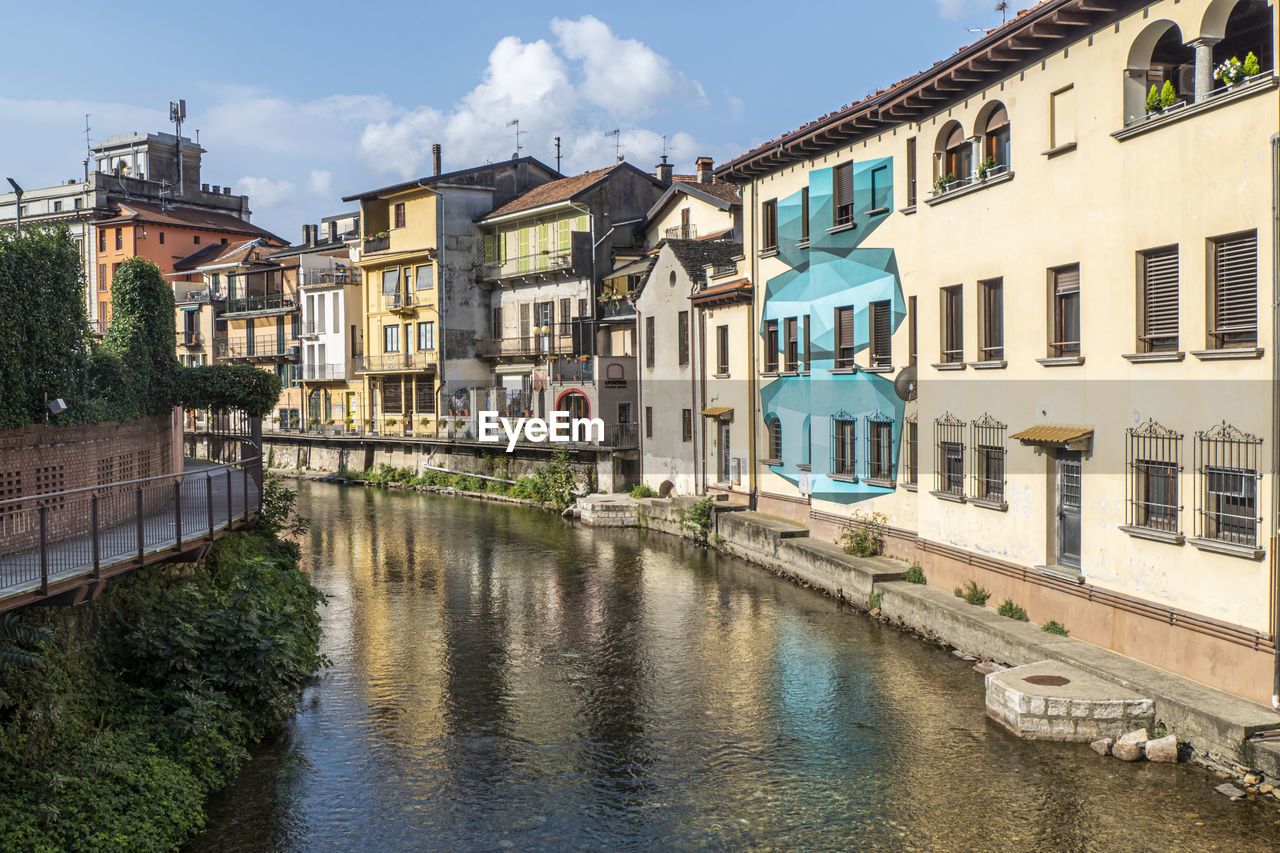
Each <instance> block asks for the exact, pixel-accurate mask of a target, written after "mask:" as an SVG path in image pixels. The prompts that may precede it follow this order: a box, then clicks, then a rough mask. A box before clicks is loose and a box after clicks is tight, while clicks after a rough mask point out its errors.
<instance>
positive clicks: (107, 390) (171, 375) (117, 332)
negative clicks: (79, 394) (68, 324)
mask: <svg viewBox="0 0 1280 853" xmlns="http://www.w3.org/2000/svg"><path fill="white" fill-rule="evenodd" d="M174 324H175V320H174V305H173V287H172V286H171V285H170V284H169V283H168V282H167V281H165V280H164V274H163V273H161V272H160V267H158V266H156V264H155V263H154V262H153V261H149V260H147V259H146V258H130V259H129V260H127V261H125V262H124V263H122V264H121V265H120V268H119V269H118V270H116V272H115V276H114V277H113V278H112V280H111V326H110V328H108V329H107V332H106V334H105V335H104V336H103V338H102V343H101V345H100V349H102V350H103V351H104V352H105V353H106V355H107V356H109V357H112V358H115V359H118V360H119V362H120V366H121V376H120V377H119V379H118V381H119V382H120V384H119V385H117V386H104V387H99V388H96V389H95V391H96V396H97V397H98V398H99V400H101V401H103V405H104V407H105V408H106V410H107V412H108V413H109V414H108V419H109V420H115V421H130V420H136V419H137V418H140V417H144V416H146V415H160V414H165V413H166V412H168V411H169V410H170V409H171V408H173V404H174V401H175V400H177V399H178V371H179V365H178V357H177V355H176V354H175V350H174V345H175V341H176V338H175V336H174V328H175V325H174ZM260 372H261V371H260Z"/></svg>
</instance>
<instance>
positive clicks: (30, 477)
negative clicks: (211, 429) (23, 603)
mask: <svg viewBox="0 0 1280 853" xmlns="http://www.w3.org/2000/svg"><path fill="white" fill-rule="evenodd" d="M181 428H182V426H181V421H180V420H179V418H178V417H177V415H176V414H171V415H155V416H152V417H148V418H142V419H141V420H137V421H130V422H128V423H105V424H89V425H78V426H54V425H47V424H37V425H33V426H29V427H23V428H22V429H15V430H4V431H0V501H8V500H11V499H13V498H22V497H34V496H36V495H41V494H47V493H50V492H63V491H70V490H73V489H84V488H90V487H95V486H102V485H105V484H107V483H117V482H121V481H123V480H137V479H144V478H147V477H156V476H160V475H163V474H173V473H178V472H181V470H182V432H181ZM152 491H154V492H155V494H156V495H157V497H155V498H151V497H150V496H148V498H147V501H148V502H155V501H157V500H159V497H158V495H159V491H158V490H148V492H152ZM100 503H101V505H100V507H99V526H100V527H108V526H110V525H112V524H114V523H116V522H118V521H119V520H121V519H123V518H128V517H131V516H132V515H133V514H134V511H135V510H136V500H135V501H134V502H133V503H132V504H131V503H130V502H128V501H127V500H124V499H104V500H102V501H101V502H100ZM47 506H48V507H49V511H48V512H49V517H48V532H49V537H50V539H51V541H57V540H59V539H64V538H69V537H72V536H79V535H82V534H83V532H84V531H85V530H86V529H87V524H88V510H87V506H88V498H87V496H83V497H77V496H70V497H65V498H61V499H56V500H53V501H50V502H48V503H47ZM38 541H39V522H38V511H37V509H36V502H34V501H25V502H23V503H21V504H6V505H0V553H7V554H11V553H15V552H18V551H23V550H26V549H28V548H32V547H34V546H35V545H36V543H37V542H38Z"/></svg>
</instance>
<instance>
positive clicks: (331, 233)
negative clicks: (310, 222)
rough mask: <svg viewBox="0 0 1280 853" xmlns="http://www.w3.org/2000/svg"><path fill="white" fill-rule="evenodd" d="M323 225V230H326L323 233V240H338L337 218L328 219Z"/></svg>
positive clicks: (329, 241)
mask: <svg viewBox="0 0 1280 853" xmlns="http://www.w3.org/2000/svg"><path fill="white" fill-rule="evenodd" d="M324 227H325V231H327V232H328V233H327V234H326V235H325V242H326V243H336V242H338V220H336V219H330V220H329V221H328V222H326V223H325V224H324Z"/></svg>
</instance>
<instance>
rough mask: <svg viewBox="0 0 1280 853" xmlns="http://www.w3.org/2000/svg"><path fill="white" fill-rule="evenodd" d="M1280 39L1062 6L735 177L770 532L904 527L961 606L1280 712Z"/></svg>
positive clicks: (1177, 19)
mask: <svg viewBox="0 0 1280 853" xmlns="http://www.w3.org/2000/svg"><path fill="white" fill-rule="evenodd" d="M1275 39H1276V15H1275V10H1274V9H1273V8H1272V7H1270V6H1267V5H1266V4H1265V3H1263V2H1260V0H1238V2H1237V0H1213V2H1207V0H1182V2H1175V0H1161V2H1157V3H1151V4H1141V3H1125V2H1089V3H1081V2H1078V0H1050V2H1047V3H1043V4H1041V5H1040V6H1037V7H1035V8H1034V9H1032V10H1030V11H1028V12H1026V13H1023V14H1022V15H1020V16H1018V17H1017V18H1016V19H1015V20H1013V21H1010V22H1009V23H1008V24H1007V25H1005V26H1003V27H1001V28H999V29H997V30H994V31H991V32H990V33H988V34H987V35H985V36H984V37H983V38H981V39H980V40H979V41H977V42H975V43H974V44H973V45H970V46H969V47H967V48H964V49H962V50H961V51H959V52H957V53H956V54H955V55H953V56H951V57H949V58H948V59H945V60H944V61H942V62H939V63H937V64H936V65H934V66H933V67H931V68H930V69H929V70H928V71H926V72H923V73H921V74H919V75H917V76H915V77H912V78H910V79H908V80H905V81H903V82H901V83H899V84H897V85H895V86H893V87H892V88H890V89H888V90H885V91H882V92H879V93H877V94H875V95H873V96H871V97H870V98H868V99H866V100H865V101H862V102H860V103H857V104H854V105H853V106H851V107H849V108H846V109H844V110H841V111H838V112H836V113H833V114H831V115H830V116H827V117H824V118H823V119H820V120H818V121H817V122H814V123H813V124H810V125H807V126H805V127H804V128H802V129H801V130H798V131H795V132H793V133H790V134H787V135H785V136H783V137H781V138H779V139H778V140H774V141H772V142H770V143H768V144H766V145H764V146H761V147H760V148H757V149H755V150H753V151H751V152H748V153H747V154H745V155H743V156H742V157H739V158H738V159H736V160H734V161H732V162H730V163H729V164H727V165H726V166H724V167H722V168H721V169H720V170H719V172H718V175H719V176H720V177H722V178H725V179H728V180H731V181H735V182H738V183H740V184H742V186H743V195H744V201H745V208H746V227H745V235H744V239H745V242H746V250H745V254H746V262H745V263H746V268H745V269H744V273H745V274H746V277H747V278H749V279H750V280H751V281H752V282H754V283H755V287H754V290H755V296H754V308H755V310H756V312H757V313H758V315H759V319H758V320H757V321H756V324H755V332H756V334H755V351H754V359H755V363H754V369H755V373H756V375H757V376H758V377H759V382H760V389H759V400H758V408H759V417H758V419H757V420H756V423H755V433H756V438H755V444H754V447H755V452H754V454H753V462H752V467H753V475H754V478H755V482H756V487H755V490H754V491H755V494H754V499H755V501H756V503H757V505H758V507H759V508H760V509H762V510H764V511H767V512H772V513H776V514H781V515H788V516H791V517H794V518H797V519H800V520H802V521H804V522H805V523H810V524H813V525H815V528H816V529H819V530H823V531H826V532H827V533H829V534H832V535H834V534H835V532H836V531H837V530H838V527H839V525H841V524H842V523H844V522H846V521H847V520H849V519H850V518H853V517H855V516H856V515H857V514H859V513H863V514H865V513H868V512H879V513H884V514H885V515H886V516H887V518H888V523H889V525H890V526H891V536H890V537H889V549H890V552H891V553H896V554H898V555H901V556H904V557H906V558H909V559H912V560H916V561H919V562H920V563H921V564H922V565H923V567H924V569H925V572H926V574H927V575H928V577H929V582H930V583H931V584H934V585H938V586H941V587H943V588H946V589H951V588H952V587H954V586H959V585H960V584H961V583H963V582H965V581H968V580H970V579H972V580H975V581H976V582H977V583H978V584H979V585H980V586H983V587H985V588H987V589H988V590H990V591H991V592H992V593H993V594H992V598H991V603H992V605H994V604H997V603H999V602H1000V601H1002V600H1004V599H1009V600H1012V601H1013V602H1015V603H1017V604H1020V605H1022V606H1024V607H1025V608H1026V610H1027V612H1028V614H1029V615H1030V618H1031V619H1032V620H1033V621H1036V622H1041V623H1043V622H1047V621H1049V620H1056V621H1058V622H1060V623H1062V624H1064V625H1066V626H1067V627H1068V628H1069V629H1070V630H1071V632H1072V635H1073V636H1077V637H1081V638H1083V639H1085V640H1089V641H1091V642H1094V643H1097V644H1099V645H1102V646H1105V647H1108V648H1112V649H1115V650H1117V651H1119V652H1122V653H1124V654H1127V655H1130V656H1133V657H1136V658H1139V659H1142V660H1145V661H1148V662H1150V663H1153V664H1156V665H1158V666H1161V667H1164V668H1167V669H1171V670H1173V671H1176V672H1179V673H1182V674H1184V675H1187V676H1189V677H1191V678H1194V679H1197V680H1200V681H1203V682H1206V683H1209V684H1213V685H1215V686H1219V687H1223V688H1225V689H1228V690H1231V691H1233V692H1236V693H1238V694H1241V695H1244V696H1249V697H1251V698H1255V699H1263V698H1267V697H1270V696H1271V695H1272V652H1273V650H1274V647H1275V635H1276V619H1275V615H1274V614H1275V609H1276V594H1275V590H1276V581H1275V574H1274V572H1275V570H1274V560H1273V554H1272V552H1273V550H1274V537H1275V528H1276V523H1275V519H1276V507H1275V503H1274V500H1275V499H1274V489H1275V485H1276V483H1275V478H1274V477H1273V476H1272V471H1273V461H1272V453H1271V447H1272V446H1273V445H1274V442H1275V441H1276V439H1277V438H1278V437H1280V436H1277V435H1276V433H1275V429H1274V427H1273V420H1272V419H1273V411H1272V408H1273V403H1272V399H1273V396H1274V392H1273V387H1274V386H1273V381H1274V378H1275V374H1274V368H1273V359H1274V357H1275V350H1274V346H1275V343H1274V341H1273V335H1274V331H1275V325H1274V317H1273V312H1272V311H1269V310H1268V307H1269V306H1270V305H1271V304H1272V302H1273V299H1274V296H1273V294H1274V287H1275V274H1276V257H1275V250H1274V245H1275V240H1276V237H1277V231H1276V223H1275V218H1274V211H1273V203H1274V197H1275V192H1276V178H1275V171H1274V170H1275V164H1276V144H1277V143H1276V141H1275V135H1276V133H1277V130H1278V129H1280V110H1278V106H1280V101H1278V95H1277V78H1276V75H1275V69H1274V44H1275ZM1249 54H1253V55H1254V56H1255V57H1256V59H1257V66H1258V67H1257V68H1256V69H1255V68H1253V67H1250V68H1249V69H1248V70H1249V71H1251V72H1256V73H1254V74H1250V75H1244V77H1243V79H1241V80H1239V81H1237V82H1234V83H1232V84H1231V85H1227V84H1226V83H1225V82H1224V81H1220V80H1215V79H1214V75H1213V73H1212V72H1213V69H1214V68H1215V67H1216V66H1219V65H1220V64H1221V63H1223V62H1224V61H1227V60H1230V59H1231V58H1232V57H1239V59H1240V60H1246V59H1247V57H1248V55H1249ZM1248 64H1250V66H1251V65H1252V63H1248ZM1228 76H1232V75H1230V74H1229V75H1228ZM1166 81H1168V83H1169V86H1168V87H1165V85H1164V84H1165V82H1166ZM1152 86H1155V87H1156V89H1157V92H1159V91H1160V90H1161V89H1165V90H1166V91H1167V92H1169V93H1171V96H1172V98H1171V99H1172V101H1173V103H1169V104H1167V105H1166V106H1165V107H1163V108H1158V107H1157V109H1156V110H1155V111H1153V112H1150V113H1148V111H1147V109H1146V98H1147V94H1148V93H1149V92H1150V91H1151V87H1152ZM1168 100H1170V97H1168V96H1166V101H1168ZM912 367H914V370H911V369H909V368H912ZM895 379H897V380H899V381H898V384H897V386H896V387H895ZM913 379H914V383H915V384H916V388H917V390H918V399H903V397H908V398H910V397H911V396H912V395H911V394H909V393H906V386H907V385H908V384H911V382H912V380H913ZM711 384H712V385H714V380H713V381H712V383H711ZM900 392H901V393H900Z"/></svg>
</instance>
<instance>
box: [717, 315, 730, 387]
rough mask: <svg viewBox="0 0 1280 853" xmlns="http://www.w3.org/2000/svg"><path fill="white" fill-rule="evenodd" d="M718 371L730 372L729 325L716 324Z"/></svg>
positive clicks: (721, 372) (720, 372) (722, 373)
mask: <svg viewBox="0 0 1280 853" xmlns="http://www.w3.org/2000/svg"><path fill="white" fill-rule="evenodd" d="M716 372H717V373H719V374H721V375H724V374H726V373H728V372H729V327H728V326H716Z"/></svg>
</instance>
